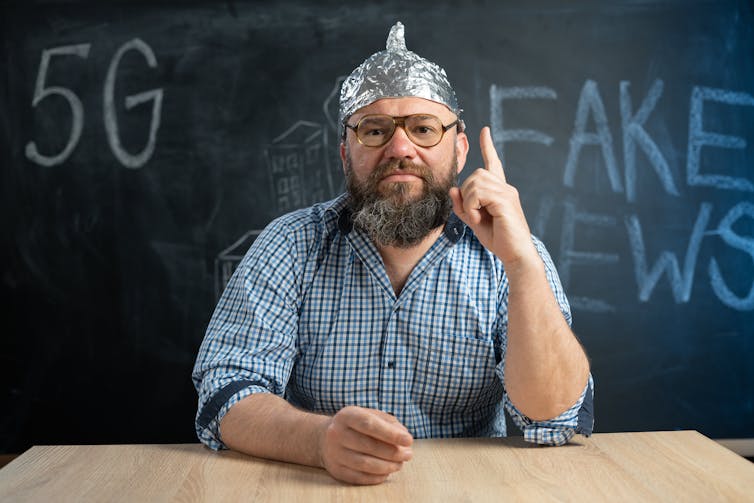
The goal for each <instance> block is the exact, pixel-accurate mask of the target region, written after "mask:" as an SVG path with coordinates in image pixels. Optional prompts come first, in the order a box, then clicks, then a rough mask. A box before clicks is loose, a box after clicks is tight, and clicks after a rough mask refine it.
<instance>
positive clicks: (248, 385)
mask: <svg viewBox="0 0 754 503" xmlns="http://www.w3.org/2000/svg"><path fill="white" fill-rule="evenodd" d="M254 393H270V390H268V389H267V388H265V387H264V386H260V385H259V384H258V383H257V382H255V381H246V380H243V381H233V382H231V383H230V384H228V385H226V386H225V387H223V388H221V389H220V390H219V391H217V392H216V393H215V394H214V395H212V397H211V398H210V399H209V400H208V401H207V403H205V404H204V406H203V407H202V408H201V409H200V410H199V411H198V412H197V415H196V425H195V426H196V435H197V437H199V440H200V441H201V442H202V443H203V444H204V445H206V446H207V447H209V448H210V449H213V450H220V449H227V446H226V445H225V444H224V443H223V441H222V439H221V438H220V422H221V421H222V419H223V417H225V414H227V412H228V411H229V410H230V408H231V407H233V406H234V405H235V404H237V403H238V402H240V401H241V400H243V399H244V398H246V397H247V396H249V395H253V394H254Z"/></svg>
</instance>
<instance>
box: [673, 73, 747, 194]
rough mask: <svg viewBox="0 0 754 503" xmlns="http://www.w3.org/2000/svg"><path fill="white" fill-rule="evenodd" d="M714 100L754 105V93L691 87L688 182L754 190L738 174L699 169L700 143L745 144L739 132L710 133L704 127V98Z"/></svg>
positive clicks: (687, 162) (730, 103) (729, 103)
mask: <svg viewBox="0 0 754 503" xmlns="http://www.w3.org/2000/svg"><path fill="white" fill-rule="evenodd" d="M705 101H716V102H718V103H725V104H727V105H744V106H746V105H748V106H754V96H752V95H750V94H747V93H737V92H732V91H727V90H725V89H712V88H709V87H694V89H693V91H692V92H691V104H690V106H689V142H688V155H687V157H686V179H687V182H688V184H689V185H706V186H709V187H715V188H718V189H727V190H743V191H747V192H754V184H752V183H751V182H750V181H749V180H747V179H745V178H741V177H735V176H728V175H720V174H715V175H705V174H700V173H699V169H700V168H699V158H700V156H701V150H702V147H703V146H705V145H706V146H710V147H719V148H737V149H743V148H746V140H744V139H743V138H740V137H738V136H731V135H724V134H719V133H710V132H707V131H705V130H704V127H703V125H702V118H703V114H704V102H705Z"/></svg>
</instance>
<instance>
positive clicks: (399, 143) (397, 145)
mask: <svg viewBox="0 0 754 503" xmlns="http://www.w3.org/2000/svg"><path fill="white" fill-rule="evenodd" d="M385 155H386V156H387V157H389V158H396V159H402V158H405V157H413V156H414V155H416V145H414V142H412V141H411V140H410V139H409V137H408V135H407V134H406V130H405V129H404V128H403V127H402V126H396V128H395V131H394V132H393V136H392V137H391V138H390V140H388V142H387V145H386V147H385Z"/></svg>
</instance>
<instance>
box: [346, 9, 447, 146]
mask: <svg viewBox="0 0 754 503" xmlns="http://www.w3.org/2000/svg"><path fill="white" fill-rule="evenodd" d="M402 97H416V98H424V99H428V100H431V101H435V102H437V103H440V104H442V105H445V106H446V107H448V108H449V109H450V110H451V111H452V112H453V113H455V114H456V115H458V116H460V114H461V109H460V108H459V107H458V100H457V98H456V93H455V91H453V87H452V86H451V85H450V82H448V77H447V75H446V74H445V70H443V69H442V68H440V67H439V66H438V65H436V64H435V63H432V62H431V61H428V60H426V59H424V58H422V57H421V56H419V55H418V54H416V53H415V52H412V51H409V50H408V48H407V47H406V39H405V28H404V26H403V23H401V22H400V21H398V22H397V23H395V24H394V25H393V27H392V28H390V33H389V34H388V37H387V43H386V50H384V51H380V52H376V53H374V54H372V55H371V56H369V57H368V58H367V59H365V60H364V62H363V63H361V65H359V66H358V67H357V68H356V69H354V70H353V71H352V72H351V75H349V76H348V77H347V78H346V79H345V80H344V81H343V85H342V86H341V88H340V103H339V106H338V122H339V124H340V133H341V134H343V133H344V131H345V129H344V124H345V121H346V120H347V119H348V118H349V117H350V116H351V115H352V114H353V113H354V112H356V111H357V110H358V109H360V108H363V107H365V106H367V105H369V104H371V103H374V102H375V101H377V100H380V99H383V98H402Z"/></svg>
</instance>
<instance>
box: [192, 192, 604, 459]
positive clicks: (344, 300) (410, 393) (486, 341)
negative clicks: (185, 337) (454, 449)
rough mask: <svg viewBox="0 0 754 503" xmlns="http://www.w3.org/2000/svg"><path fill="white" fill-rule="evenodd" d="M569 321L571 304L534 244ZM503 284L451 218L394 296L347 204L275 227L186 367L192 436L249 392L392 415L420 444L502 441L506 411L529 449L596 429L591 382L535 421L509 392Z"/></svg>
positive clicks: (205, 434) (492, 263)
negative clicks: (560, 408)
mask: <svg viewBox="0 0 754 503" xmlns="http://www.w3.org/2000/svg"><path fill="white" fill-rule="evenodd" d="M533 240H534V243H535V245H536V247H537V250H538V251H539V254H540V255H541V257H542V260H543V262H544V267H545V271H546V273H547V278H548V280H549V282H550V286H551V287H552V290H553V292H554V293H555V297H556V298H557V301H558V303H559V305H560V308H561V310H562V312H563V316H565V318H566V320H567V321H568V322H569V324H570V321H571V314H570V309H569V306H568V301H567V300H566V298H565V294H564V293H563V289H562V287H561V285H560V281H559V279H558V275H557V272H556V270H555V267H554V265H553V263H552V260H551V259H550V256H549V254H548V253H547V251H546V250H545V248H544V245H543V244H542V243H541V242H540V241H539V240H537V239H536V238H533ZM507 297H508V280H507V277H506V275H505V272H504V271H503V266H502V263H501V262H500V260H498V259H497V257H495V256H494V255H493V254H492V253H491V252H489V251H488V250H486V249H485V248H484V247H483V246H482V245H481V244H480V243H479V241H478V240H477V238H476V237H475V236H474V234H473V232H471V229H469V228H467V227H466V226H465V225H464V224H463V223H462V222H461V221H460V220H459V219H458V218H457V217H455V215H451V218H450V219H449V221H448V223H447V224H446V226H445V229H444V232H443V234H442V235H441V236H440V238H439V239H438V240H437V241H436V242H435V243H434V244H433V245H432V247H431V248H430V249H429V251H428V252H427V253H426V255H425V256H424V257H423V258H422V259H421V261H420V262H419V263H418V264H417V265H416V267H415V268H414V270H413V271H412V272H411V275H410V276H409V278H408V280H407V281H406V284H405V286H404V287H403V290H402V291H401V292H400V295H399V296H398V297H396V295H395V293H394V291H393V288H392V286H391V284H390V280H389V279H388V276H387V273H386V272H385V267H384V265H383V262H382V259H381V258H380V255H379V253H378V251H377V249H376V248H375V246H374V245H373V244H372V243H371V241H370V240H369V239H368V238H367V237H366V236H365V235H364V234H363V233H362V232H360V231H359V230H357V229H353V228H352V224H351V220H350V212H349V210H348V206H347V196H345V195H343V196H341V197H339V198H337V199H335V200H333V201H330V202H328V203H323V204H318V205H315V206H313V207H311V208H307V209H303V210H299V211H295V212H293V213H289V214H287V215H285V216H283V217H280V218H278V219H277V220H275V221H274V222H272V223H271V224H270V225H269V226H268V227H267V229H265V231H264V232H263V233H262V234H260V236H259V237H258V238H257V239H256V241H255V242H254V244H253V245H252V247H251V248H250V250H249V251H248V253H247V254H246V256H245V257H244V259H243V260H242V261H241V263H240V264H239V266H238V268H237V269H236V272H235V274H234V275H233V277H232V278H231V280H230V282H229V283H228V286H227V288H226V289H225V292H224V293H223V295H222V298H221V299H220V302H219V303H218V305H217V308H216V310H215V313H214V315H213V316H212V319H211V321H210V324H209V327H208V328H207V334H206V336H205V338H204V342H203V343H202V345H201V348H200V350H199V355H198V357H197V361H196V365H195V367H194V373H193V380H194V385H195V386H196V389H197V391H198V393H199V407H198V412H197V417H196V431H197V435H198V436H199V439H200V440H201V441H202V442H204V443H205V444H206V445H208V446H209V447H211V448H213V449H219V448H223V447H224V445H223V443H222V440H221V439H220V433H219V424H220V420H221V419H222V417H223V416H224V415H225V413H226V412H227V411H228V409H229V408H230V407H231V406H232V405H234V404H235V403H237V402H238V401H240V400H241V399H243V398H245V397H246V396H248V395H250V394H252V393H275V394H277V395H279V396H284V397H285V398H286V399H287V400H288V401H289V402H290V403H291V404H293V405H295V406H297V407H299V408H302V409H306V410H309V411H313V412H318V413H325V414H334V413H336V412H337V411H338V410H340V409H341V408H343V407H345V406H347V405H360V406H363V407H371V408H375V409H380V410H383V411H386V412H389V413H391V414H393V415H394V416H395V417H396V418H397V419H398V420H399V421H400V422H401V423H403V424H404V425H405V426H406V427H407V428H408V429H409V431H410V432H411V433H412V434H413V435H414V437H415V438H426V437H470V436H505V434H506V423H505V416H504V410H503V409H504V408H506V409H507V410H508V412H509V413H510V415H511V417H512V418H513V420H514V422H515V423H516V424H517V425H518V426H519V427H520V428H521V429H522V430H523V432H524V437H525V438H526V440H529V441H532V442H538V443H545V444H555V445H559V444H563V443H565V442H567V441H568V440H569V439H570V438H571V437H572V436H573V434H574V433H576V432H578V433H583V434H585V435H589V434H590V433H591V431H592V424H593V419H592V418H593V415H592V396H593V392H592V379H591V376H590V378H589V383H588V384H587V386H586V387H585V389H584V392H583V393H582V395H581V397H580V398H579V400H578V401H577V402H576V403H575V404H574V405H573V406H572V407H571V408H570V409H569V410H567V411H566V412H564V413H563V414H561V415H560V416H558V417H556V418H554V419H552V420H549V421H541V422H534V421H531V420H529V419H528V418H526V417H525V416H524V415H523V414H521V413H520V412H519V411H518V410H516V408H515V406H514V405H513V404H512V403H511V402H510V401H509V399H508V397H507V394H506V393H505V390H504V387H503V383H504V371H505V368H504V361H505V359H504V355H505V350H506V344H507V321H508V309H507Z"/></svg>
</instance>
